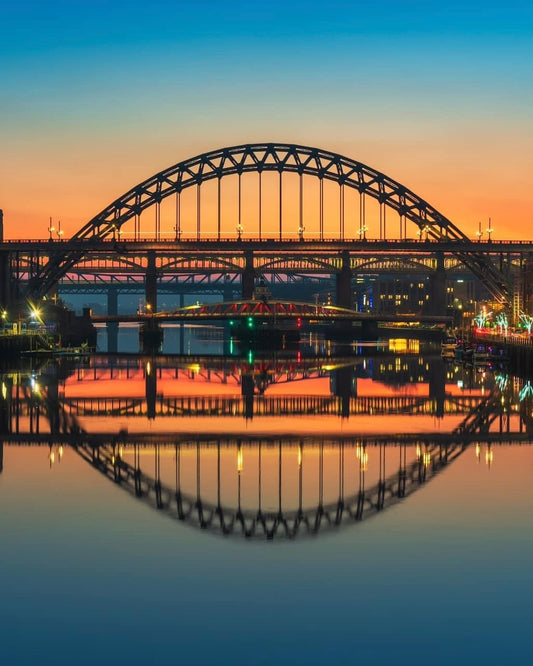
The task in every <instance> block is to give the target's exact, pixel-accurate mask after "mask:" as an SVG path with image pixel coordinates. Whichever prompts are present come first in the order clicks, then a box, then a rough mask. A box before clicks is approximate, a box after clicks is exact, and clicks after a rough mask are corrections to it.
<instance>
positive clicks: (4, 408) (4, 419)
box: [0, 377, 13, 472]
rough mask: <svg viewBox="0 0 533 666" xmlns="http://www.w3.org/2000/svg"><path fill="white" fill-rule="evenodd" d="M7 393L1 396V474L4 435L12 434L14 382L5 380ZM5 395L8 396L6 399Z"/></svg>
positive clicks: (4, 392) (1, 469)
mask: <svg viewBox="0 0 533 666" xmlns="http://www.w3.org/2000/svg"><path fill="white" fill-rule="evenodd" d="M2 381H3V383H4V384H5V388H6V390H5V391H2V393H1V394H0V472H2V471H3V469H4V440H3V438H2V436H3V435H7V434H9V433H10V432H11V394H12V384H13V380H12V379H10V378H7V377H6V378H4V379H3V380H2ZM4 395H5V396H6V397H5V398H4Z"/></svg>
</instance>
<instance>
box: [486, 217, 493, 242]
mask: <svg viewBox="0 0 533 666" xmlns="http://www.w3.org/2000/svg"><path fill="white" fill-rule="evenodd" d="M493 232H494V229H493V228H492V224H491V223H490V217H489V226H488V229H487V234H488V235H489V243H490V236H491V234H492V233H493Z"/></svg>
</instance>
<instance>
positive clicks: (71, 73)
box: [0, 0, 533, 239]
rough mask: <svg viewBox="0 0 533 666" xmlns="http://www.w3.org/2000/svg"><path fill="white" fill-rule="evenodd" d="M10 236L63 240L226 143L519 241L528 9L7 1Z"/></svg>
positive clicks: (529, 119)
mask: <svg viewBox="0 0 533 666" xmlns="http://www.w3.org/2000/svg"><path fill="white" fill-rule="evenodd" d="M0 25H1V26H2V40H1V42H0V59H1V67H0V82H1V89H2V111H1V116H0V118H1V120H0V145H1V157H0V207H1V208H3V209H4V215H5V236H6V237H7V238H30V237H33V238H36V237H42V238H44V237H46V236H47V228H48V219H49V217H50V216H52V217H53V218H54V220H59V219H60V220H61V221H62V224H63V229H64V230H65V235H66V236H68V235H70V234H73V233H75V232H76V230H77V229H78V228H79V227H80V226H81V225H82V224H84V223H85V222H86V221H87V220H88V219H90V218H91V217H92V216H93V215H95V214H96V213H98V212H99V211H100V210H101V209H102V208H104V207H105V206H106V205H107V204H108V203H109V202H110V201H112V200H113V199H115V198H116V197H118V196H120V195H121V194H122V193H123V192H125V191H126V190H128V189H129V188H130V187H132V186H133V185H135V184H136V183H137V182H140V181H142V180H144V179H145V178H147V177H149V176H150V175H152V174H153V173H155V172H157V171H160V170H162V169H164V168H166V167H167V166H170V165H171V164H174V163H176V162H178V161H180V160H182V159H185V158H188V157H191V156H193V155H196V154H198V153H201V152H204V151H208V150H211V149H215V148H220V147H223V146H230V145H234V144H240V143H246V142H254V141H286V142H291V143H300V144H305V145H311V146H318V147H320V148H324V149H328V150H333V151H336V152H339V153H342V154H344V155H346V156H348V157H351V158H354V159H356V160H359V161H361V162H364V163H365V164H368V165H369V166H372V167H374V168H376V169H378V170H380V171H383V172H385V173H386V174H388V175H389V176H391V177H392V178H394V179H396V180H398V181H400V182H402V183H403V184H404V185H406V186H407V187H410V188H411V189H412V190H414V191H415V192H416V193H417V194H418V195H419V196H421V197H423V198H425V199H426V200H427V201H429V202H430V203H431V204H432V205H434V206H435V207H436V208H437V209H439V210H440V211H441V212H442V213H443V214H445V215H446V216H447V217H449V218H450V219H451V220H452V221H453V222H455V223H456V224H457V225H458V226H459V227H460V228H461V229H462V230H463V231H464V232H465V233H467V234H468V235H471V236H474V234H475V231H477V229H478V222H479V221H483V226H484V227H485V226H486V223H487V220H488V218H489V216H490V217H491V218H492V226H493V228H494V230H495V231H494V238H499V239H505V238H524V239H533V232H532V229H533V169H532V166H533V164H532V163H533V158H532V155H533V113H532V108H533V5H531V4H530V3H529V2H525V1H524V2H521V1H516V0H509V1H507V2H505V3H501V2H498V3H493V2H490V1H489V2H486V1H485V2H481V1H478V0H475V1H468V0H467V1H466V2H457V1H455V0H451V1H450V2H447V3H442V2H432V1H422V0H420V1H414V0H407V1H403V2H395V1H392V0H383V1H382V2H380V3H379V4H376V5H374V4H373V3H368V2H360V1H358V0H352V1H345V0H337V2H335V3H333V4H332V5H331V6H326V5H325V4H324V3H320V4H319V3H314V2H310V1H309V0H307V1H305V2H303V1H300V0H297V1H292V2H291V1H285V2H279V1H278V0H271V1H270V2H268V3H254V2H250V1H248V2H240V1H232V0H229V1H225V2H221V1H214V0H204V1H197V2H194V3H192V2H182V1H180V0H176V1H174V2H165V1H163V0H152V1H151V2H150V3H148V2H142V3H141V2H139V1H137V0H129V1H128V2H123V1H122V0H117V1H114V2H110V1H109V2H108V1H105V0H90V1H87V0H64V1H58V0H51V1H50V2H42V1H37V0H30V1H28V0H26V1H24V0H18V1H17V2H15V0H4V1H3V2H2V3H0Z"/></svg>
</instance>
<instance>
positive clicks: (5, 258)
mask: <svg viewBox="0 0 533 666" xmlns="http://www.w3.org/2000/svg"><path fill="white" fill-rule="evenodd" d="M11 303H12V294H11V279H10V275H9V252H0V306H1V307H3V308H9V307H10V305H11Z"/></svg>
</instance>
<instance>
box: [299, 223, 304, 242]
mask: <svg viewBox="0 0 533 666" xmlns="http://www.w3.org/2000/svg"><path fill="white" fill-rule="evenodd" d="M304 231H305V227H304V226H303V225H301V226H299V227H298V236H299V238H300V240H301V241H302V240H303V239H304Z"/></svg>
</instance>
